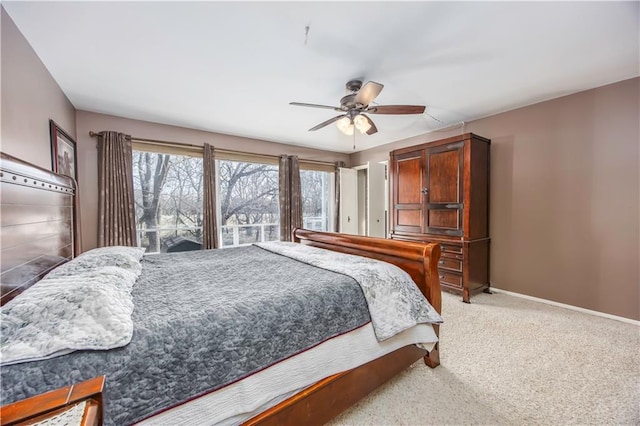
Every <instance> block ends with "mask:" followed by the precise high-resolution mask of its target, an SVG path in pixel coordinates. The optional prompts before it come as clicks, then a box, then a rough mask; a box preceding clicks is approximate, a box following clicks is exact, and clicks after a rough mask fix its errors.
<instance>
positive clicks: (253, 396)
mask: <svg viewBox="0 0 640 426" xmlns="http://www.w3.org/2000/svg"><path fill="white" fill-rule="evenodd" d="M437 341H438V337H437V336H436V334H435V332H434V330H433V327H432V326H431V325H430V324H419V325H417V326H414V327H412V328H410V329H408V330H405V331H403V332H402V333H400V334H397V335H396V336H393V337H391V338H390V339H387V340H385V341H383V342H379V341H378V340H377V339H376V337H375V333H374V330H373V326H372V325H371V323H369V324H366V325H365V326H363V327H360V328H358V329H356V330H354V331H351V332H349V333H346V334H343V335H341V336H338V337H334V338H333V339H330V340H328V341H326V342H323V343H322V344H320V345H318V346H316V347H314V348H312V349H309V350H307V351H305V352H302V353H300V354H298V355H296V356H294V357H291V358H288V359H286V360H284V361H281V362H279V363H278V364H275V365H273V366H271V367H269V368H267V369H264V370H262V371H260V372H258V373H255V374H253V375H251V376H249V377H247V378H245V379H243V380H240V381H238V382H236V383H234V384H231V385H228V386H226V387H224V388H222V389H220V390H218V391H216V392H212V393H209V394H207V395H204V396H201V397H199V398H197V399H194V400H192V401H189V402H187V403H184V404H181V405H179V406H176V407H174V408H171V409H169V410H167V411H164V412H162V413H159V414H157V415H155V416H153V417H151V418H149V419H146V420H144V421H142V422H140V423H138V424H139V425H154V426H166V425H169V424H170V425H185V426H186V425H202V426H204V425H230V424H239V423H241V422H243V421H245V420H248V419H250V418H251V417H253V416H255V415H256V414H258V413H260V412H262V411H264V410H266V409H268V408H270V407H273V406H274V405H276V404H278V403H279V402H280V401H283V400H284V399H286V398H288V397H289V396H291V395H293V394H295V393H297V392H298V391H301V390H303V389H304V388H306V387H309V386H310V385H312V384H314V383H316V382H318V381H320V380H321V379H323V378H325V377H328V376H331V375H333V374H337V373H340V372H342V371H346V370H351V369H353V368H356V367H358V366H360V365H362V364H366V363H367V362H369V361H372V360H374V359H376V358H380V357H381V356H383V355H386V354H388V353H390V352H393V351H395V350H396V349H399V348H401V347H404V346H407V345H410V344H414V343H421V344H422V345H421V347H424V348H425V349H432V348H433V346H434V345H435V343H436V342H437Z"/></svg>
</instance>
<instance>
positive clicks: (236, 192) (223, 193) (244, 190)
mask: <svg viewBox="0 0 640 426" xmlns="http://www.w3.org/2000/svg"><path fill="white" fill-rule="evenodd" d="M216 169H217V171H218V185H219V191H218V203H217V204H218V210H219V211H220V216H219V217H220V224H219V228H220V231H221V234H222V235H221V238H220V247H229V246H237V245H245V244H251V243H254V242H260V241H277V240H279V239H280V211H279V206H278V192H279V191H278V166H277V165H274V164H262V163H249V162H241V161H228V160H218V163H217V167H216Z"/></svg>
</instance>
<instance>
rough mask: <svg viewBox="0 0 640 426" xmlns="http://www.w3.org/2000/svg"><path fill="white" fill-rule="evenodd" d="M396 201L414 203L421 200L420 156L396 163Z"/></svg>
mask: <svg viewBox="0 0 640 426" xmlns="http://www.w3.org/2000/svg"><path fill="white" fill-rule="evenodd" d="M397 168H398V171H397V173H396V176H397V178H398V181H397V188H398V189H397V191H398V192H397V196H398V198H397V203H398V204H415V203H420V202H421V201H422V199H421V197H422V194H421V193H420V189H421V188H422V177H421V176H422V158H421V157H417V158H407V159H405V160H400V161H398V163H397Z"/></svg>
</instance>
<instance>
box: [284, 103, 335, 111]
mask: <svg viewBox="0 0 640 426" xmlns="http://www.w3.org/2000/svg"><path fill="white" fill-rule="evenodd" d="M289 105H293V106H302V107H311V108H324V109H332V110H334V111H342V110H341V109H340V108H338V107H332V106H329V105H318V104H305V103H302V102H289Z"/></svg>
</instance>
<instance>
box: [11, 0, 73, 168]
mask: <svg viewBox="0 0 640 426" xmlns="http://www.w3.org/2000/svg"><path fill="white" fill-rule="evenodd" d="M0 15H2V17H1V19H2V37H1V40H2V42H1V44H2V46H1V49H0V50H1V51H2V96H1V97H2V143H1V146H0V149H1V150H2V151H3V152H5V153H7V154H10V155H13V156H15V157H18V158H21V159H23V160H26V161H28V162H30V163H33V164H36V165H38V166H40V167H44V168H46V169H51V142H50V138H49V119H52V120H54V121H55V122H56V123H57V124H58V125H59V126H60V127H62V128H63V129H64V130H65V131H66V132H67V133H69V135H70V136H75V134H76V116H75V109H74V108H73V105H72V104H71V102H69V99H67V97H66V96H65V94H64V93H63V92H62V90H61V89H60V87H59V86H58V83H56V81H55V80H54V79H53V77H51V74H49V71H48V70H47V69H46V68H45V66H44V64H43V63H42V61H40V58H38V56H37V55H36V54H35V52H34V51H33V49H32V48H31V46H30V45H29V43H28V42H27V40H26V39H25V38H24V36H23V35H22V33H21V32H20V30H18V28H17V27H16V25H15V24H14V23H13V21H12V20H11V18H10V17H9V14H7V12H6V11H5V10H4V7H2V6H0Z"/></svg>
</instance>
